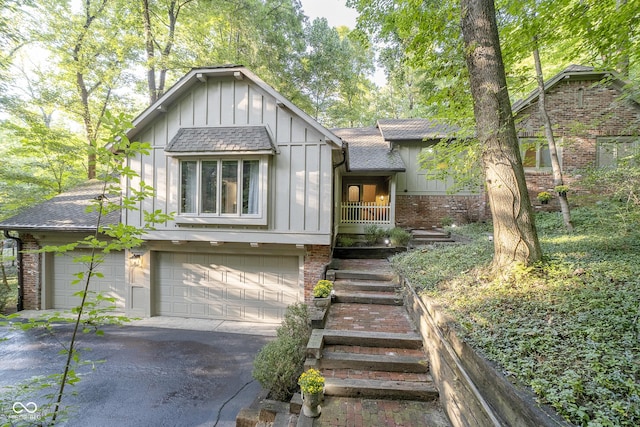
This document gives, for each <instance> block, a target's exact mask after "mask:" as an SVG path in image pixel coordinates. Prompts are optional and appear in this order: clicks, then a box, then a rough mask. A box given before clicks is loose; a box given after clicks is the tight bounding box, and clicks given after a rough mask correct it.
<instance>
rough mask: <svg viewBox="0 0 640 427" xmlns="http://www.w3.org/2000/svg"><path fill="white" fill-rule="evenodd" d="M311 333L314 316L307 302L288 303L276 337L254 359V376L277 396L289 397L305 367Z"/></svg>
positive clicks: (274, 396)
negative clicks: (310, 313)
mask: <svg viewBox="0 0 640 427" xmlns="http://www.w3.org/2000/svg"><path fill="white" fill-rule="evenodd" d="M310 335H311V318H310V315H309V308H308V307H307V306H306V305H305V304H293V305H290V306H289V307H287V311H286V313H285V315H284V319H283V321H282V325H280V326H279V327H278V329H277V331H276V339H275V340H273V341H271V342H269V343H268V344H267V345H265V346H264V347H263V348H262V349H261V350H260V351H259V352H258V354H257V355H256V358H255V360H254V362H253V377H254V378H255V379H256V380H257V381H258V382H259V383H260V384H261V385H262V386H263V387H264V388H266V389H269V390H270V392H271V397H272V398H273V399H276V400H283V401H284V400H288V399H289V398H290V397H291V396H292V395H293V392H294V391H295V389H296V386H297V382H298V378H299V377H300V374H301V373H302V371H303V370H304V359H305V354H306V347H307V342H308V341H309V336H310Z"/></svg>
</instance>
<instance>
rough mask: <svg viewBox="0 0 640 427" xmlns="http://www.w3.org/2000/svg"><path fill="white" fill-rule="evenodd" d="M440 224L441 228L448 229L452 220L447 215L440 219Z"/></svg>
mask: <svg viewBox="0 0 640 427" xmlns="http://www.w3.org/2000/svg"><path fill="white" fill-rule="evenodd" d="M440 224H442V226H443V227H449V226H450V225H451V224H453V218H451V217H450V216H449V215H447V216H445V217H444V218H442V220H440Z"/></svg>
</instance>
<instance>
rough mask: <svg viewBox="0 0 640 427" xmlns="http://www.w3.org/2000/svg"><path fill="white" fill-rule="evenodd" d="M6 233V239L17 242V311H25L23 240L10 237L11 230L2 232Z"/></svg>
mask: <svg viewBox="0 0 640 427" xmlns="http://www.w3.org/2000/svg"><path fill="white" fill-rule="evenodd" d="M2 231H3V232H4V237H5V238H6V239H11V240H14V241H15V242H16V252H17V255H16V267H17V270H18V271H17V274H18V304H17V307H16V309H17V310H18V311H22V310H24V280H23V277H22V240H20V238H18V237H13V236H10V235H9V230H6V229H5V230H2Z"/></svg>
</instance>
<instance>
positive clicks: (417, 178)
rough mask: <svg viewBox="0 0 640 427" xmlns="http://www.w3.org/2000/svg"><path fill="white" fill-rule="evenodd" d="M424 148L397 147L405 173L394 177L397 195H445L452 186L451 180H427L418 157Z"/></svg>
mask: <svg viewBox="0 0 640 427" xmlns="http://www.w3.org/2000/svg"><path fill="white" fill-rule="evenodd" d="M424 148H425V146H424V145H422V144H410V143H403V144H402V145H397V146H396V150H398V151H399V153H400V157H401V158H402V160H403V161H404V164H405V165H406V171H405V172H399V173H398V174H397V176H396V179H397V181H396V191H397V194H398V195H400V196H402V195H407V196H421V195H429V196H437V195H446V194H448V193H447V190H448V189H449V188H450V187H451V186H452V185H453V179H452V178H448V179H447V180H446V181H444V180H438V179H427V170H426V169H423V168H421V167H420V164H419V163H418V156H419V155H420V152H421V151H422V150H423V149H424ZM456 194H459V195H469V194H477V193H474V192H471V191H460V192H457V193H456Z"/></svg>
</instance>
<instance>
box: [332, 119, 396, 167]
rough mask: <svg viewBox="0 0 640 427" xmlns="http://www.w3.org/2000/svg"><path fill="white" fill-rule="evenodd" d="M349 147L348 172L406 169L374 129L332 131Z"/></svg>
mask: <svg viewBox="0 0 640 427" xmlns="http://www.w3.org/2000/svg"><path fill="white" fill-rule="evenodd" d="M333 132H334V133H335V134H336V135H337V136H339V137H340V138H342V139H343V140H344V141H345V142H346V143H347V144H348V147H349V170H350V171H395V172H403V171H404V170H405V169H406V166H405V164H404V162H403V161H402V158H401V157H400V153H398V152H397V151H395V150H390V149H389V148H390V147H389V143H388V142H387V141H385V140H384V138H382V135H381V134H380V131H379V130H378V129H377V128H375V127H368V128H349V129H333Z"/></svg>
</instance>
